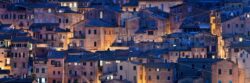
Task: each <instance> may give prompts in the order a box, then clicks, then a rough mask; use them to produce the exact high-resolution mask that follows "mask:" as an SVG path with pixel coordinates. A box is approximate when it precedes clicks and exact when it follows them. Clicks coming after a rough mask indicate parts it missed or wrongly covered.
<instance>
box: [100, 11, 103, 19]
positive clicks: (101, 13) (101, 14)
mask: <svg viewBox="0 0 250 83" xmlns="http://www.w3.org/2000/svg"><path fill="white" fill-rule="evenodd" d="M102 18H103V11H101V12H100V19H102Z"/></svg>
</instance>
